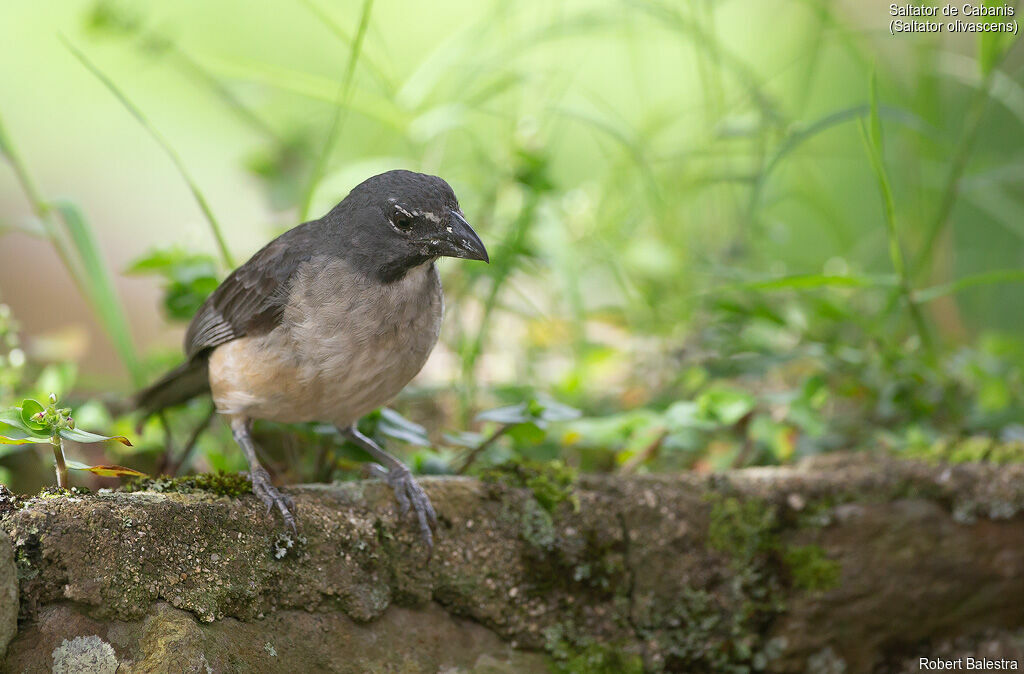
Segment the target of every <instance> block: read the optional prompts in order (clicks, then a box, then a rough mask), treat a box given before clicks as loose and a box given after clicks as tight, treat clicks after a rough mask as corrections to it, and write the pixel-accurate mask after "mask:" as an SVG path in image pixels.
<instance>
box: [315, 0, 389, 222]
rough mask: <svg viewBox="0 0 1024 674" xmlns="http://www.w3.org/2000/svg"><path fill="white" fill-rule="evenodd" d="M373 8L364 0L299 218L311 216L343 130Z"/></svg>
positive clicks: (368, 0)
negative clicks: (324, 137) (325, 135)
mask: <svg viewBox="0 0 1024 674" xmlns="http://www.w3.org/2000/svg"><path fill="white" fill-rule="evenodd" d="M372 10H373V0H363V11H362V15H361V16H360V17H359V28H358V30H357V31H356V37H355V40H353V41H352V48H351V49H350V50H349V55H348V65H347V66H346V67H345V76H344V78H343V79H342V82H341V86H340V87H339V88H338V100H337V101H336V102H335V107H334V116H333V118H332V119H331V126H330V129H328V131H327V138H326V139H325V140H324V145H323V148H321V150H320V155H319V156H318V157H317V159H316V163H315V164H314V165H313V172H312V174H311V175H310V176H309V183H308V184H307V185H306V192H305V194H304V196H303V199H302V207H301V209H300V210H299V220H300V221H303V222H304V221H306V220H307V219H308V218H309V210H310V208H311V207H312V205H313V193H314V192H315V191H316V186H317V185H318V184H319V183H320V180H321V179H322V178H323V176H324V172H325V171H326V170H327V162H328V161H329V160H330V158H331V153H332V152H333V150H334V144H335V142H336V140H337V138H338V135H339V134H340V132H341V127H342V124H343V123H344V121H345V116H346V115H347V113H348V101H349V95H350V93H351V91H352V78H353V76H355V72H356V64H357V63H358V62H359V54H360V53H361V52H362V51H363V39H364V38H365V37H366V29H367V27H368V26H369V25H370V14H371V12H372Z"/></svg>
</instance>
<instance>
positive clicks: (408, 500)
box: [368, 463, 437, 551]
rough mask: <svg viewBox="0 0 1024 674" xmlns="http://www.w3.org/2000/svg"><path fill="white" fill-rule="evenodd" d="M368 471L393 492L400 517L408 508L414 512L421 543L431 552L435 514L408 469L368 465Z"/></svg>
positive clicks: (375, 464) (428, 498) (435, 520)
mask: <svg viewBox="0 0 1024 674" xmlns="http://www.w3.org/2000/svg"><path fill="white" fill-rule="evenodd" d="M368 469H369V472H370V474H371V475H372V476H374V477H377V478H380V479H382V480H384V481H385V482H387V483H388V484H389V485H391V488H392V489H394V490H395V499H397V500H398V510H399V512H400V513H401V514H402V515H405V514H406V513H408V512H409V509H410V508H412V509H413V510H414V511H416V519H417V520H419V525H420V534H421V535H422V536H423V542H424V543H426V544H427V548H428V549H430V550H431V551H433V549H434V534H433V532H432V531H431V529H432V528H433V527H436V526H437V514H436V513H435V512H434V506H433V505H431V504H430V497H428V496H427V493H426V492H425V491H423V487H421V486H420V485H419V483H418V482H416V479H415V478H413V476H412V473H411V472H410V471H409V469H408V468H406V467H405V466H401V465H400V466H398V467H396V468H392V469H391V470H388V469H386V468H384V466H382V465H380V464H379V463H371V464H369V466H368Z"/></svg>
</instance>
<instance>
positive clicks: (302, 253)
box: [185, 223, 320, 358]
mask: <svg viewBox="0 0 1024 674" xmlns="http://www.w3.org/2000/svg"><path fill="white" fill-rule="evenodd" d="M315 224H316V223H308V224H307V225H301V226H299V227H296V228H295V229H293V230H290V231H288V232H286V233H284V234H282V235H281V236H279V237H278V238H277V239H274V240H273V241H271V242H270V243H269V244H267V245H266V246H265V247H264V248H263V249H262V250H260V251H259V252H258V253H256V254H255V255H253V256H252V258H251V259H250V260H249V261H248V262H246V263H245V264H244V265H242V266H241V267H239V268H238V269H236V270H235V271H234V272H232V273H231V275H230V276H228V277H227V278H226V279H224V282H223V283H221V284H220V286H218V287H217V289H216V290H215V291H214V292H213V294H212V295H210V297H209V298H207V300H206V302H205V303H204V304H203V306H202V307H201V308H200V309H199V312H198V313H197V314H196V316H195V318H193V319H192V323H191V324H189V326H188V331H187V332H186V333H185V354H186V355H187V356H188V357H189V358H193V357H194V356H196V355H197V354H199V353H201V352H203V351H206V350H208V349H211V348H213V347H216V346H220V345H221V344H224V343H226V342H230V341H231V340H233V339H238V338H239V337H243V336H245V335H252V334H263V333H266V332H270V331H271V330H273V329H274V327H275V326H277V325H278V323H280V320H281V314H282V312H283V311H284V306H285V303H286V302H287V300H288V287H289V285H290V282H291V277H292V276H293V274H294V273H295V270H296V269H297V268H298V266H299V265H300V264H301V263H302V262H304V261H305V260H308V259H309V258H311V257H312V256H313V255H315V254H316V253H318V252H319V250H318V249H319V248H320V246H318V245H317V243H318V241H317V239H318V238H319V237H318V236H317V234H318V230H317V228H315V227H314V226H313V225H315Z"/></svg>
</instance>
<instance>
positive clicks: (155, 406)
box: [132, 356, 210, 417]
mask: <svg viewBox="0 0 1024 674" xmlns="http://www.w3.org/2000/svg"><path fill="white" fill-rule="evenodd" d="M209 390H210V380H209V377H208V374H207V359H206V358H204V357H202V356H199V357H197V358H190V359H189V360H187V361H185V362H184V363H182V364H181V365H179V366H178V367H176V368H174V369H173V370H171V371H170V372H168V373H167V374H165V375H164V376H163V377H161V378H160V379H159V380H158V381H157V382H156V383H155V384H153V385H152V386H150V387H149V388H146V389H143V390H141V391H139V392H138V393H136V394H135V396H134V398H133V399H132V402H133V403H134V405H135V407H136V409H139V410H141V411H142V413H143V415H144V416H146V417H148V416H149V415H151V414H155V413H156V412H159V411H160V410H162V409H164V408H165V407H171V406H173V405H180V404H181V403H183V402H186V401H187V400H190V399H192V398H195V397H196V396H198V395H202V394H204V393H207V392H208V391H209Z"/></svg>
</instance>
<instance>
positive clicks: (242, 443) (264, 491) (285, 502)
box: [231, 416, 296, 531]
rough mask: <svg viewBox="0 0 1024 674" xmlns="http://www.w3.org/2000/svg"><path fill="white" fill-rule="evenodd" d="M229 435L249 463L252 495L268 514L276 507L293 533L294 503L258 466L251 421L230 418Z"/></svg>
mask: <svg viewBox="0 0 1024 674" xmlns="http://www.w3.org/2000/svg"><path fill="white" fill-rule="evenodd" d="M231 434H232V435H234V436H235V442H237V443H238V446H239V447H241V448H242V453H243V454H245V460H246V461H248V462H249V481H250V482H252V493H253V494H256V496H258V497H259V499H260V500H261V501H263V503H264V504H265V505H266V506H267V512H268V513H269V512H270V511H271V509H273V508H274V506H277V509H278V510H280V511H281V517H282V518H283V519H284V523H285V524H287V525H288V526H290V527H291V528H292V531H295V530H296V529H295V516H294V515H293V514H292V513H293V511H294V510H295V504H294V502H293V501H292V499H291V497H290V496H287V495H285V494H282V493H281V492H280V491H278V489H277V487H275V486H274V485H273V484H272V483H271V482H270V475H268V474H267V471H266V469H265V468H264V467H263V466H261V465H260V460H259V459H257V458H256V443H255V442H253V441H252V420H251V419H246V418H245V417H240V416H233V417H231Z"/></svg>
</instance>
